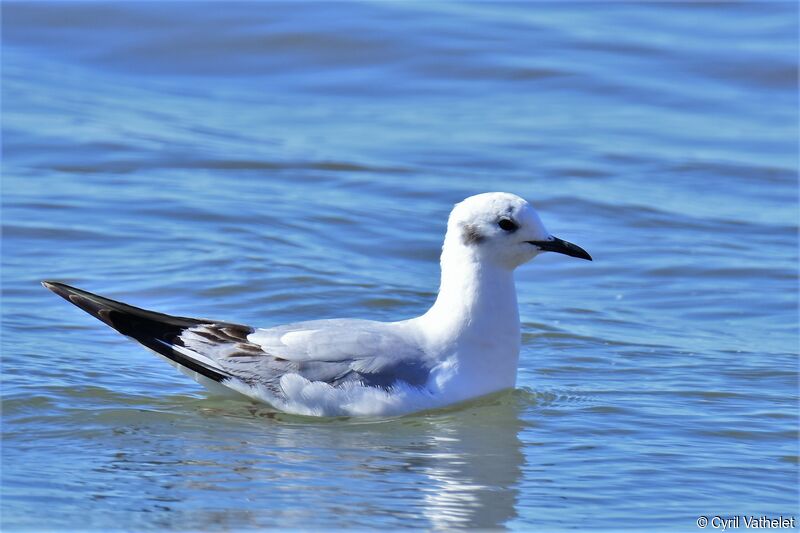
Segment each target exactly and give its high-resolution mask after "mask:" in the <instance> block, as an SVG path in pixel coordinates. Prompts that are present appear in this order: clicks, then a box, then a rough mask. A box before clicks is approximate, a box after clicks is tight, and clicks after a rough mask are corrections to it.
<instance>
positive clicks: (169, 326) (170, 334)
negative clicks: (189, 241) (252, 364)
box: [42, 281, 253, 382]
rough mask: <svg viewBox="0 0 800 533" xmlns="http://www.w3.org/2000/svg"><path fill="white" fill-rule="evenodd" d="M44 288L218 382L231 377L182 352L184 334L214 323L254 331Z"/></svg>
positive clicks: (56, 285)
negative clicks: (189, 330) (182, 335)
mask: <svg viewBox="0 0 800 533" xmlns="http://www.w3.org/2000/svg"><path fill="white" fill-rule="evenodd" d="M42 285H43V286H44V287H45V288H47V289H50V290H51V291H53V292H54V293H56V294H57V295H59V296H61V297H62V298H64V299H65V300H67V301H68V302H70V303H73V304H75V305H76V306H78V307H80V308H81V309H83V310H84V311H86V312H87V313H89V314H90V315H92V316H93V317H95V318H96V319H98V320H100V321H101V322H103V323H105V324H106V325H108V326H111V327H112V328H114V329H115V330H117V331H118V332H119V333H122V334H123V335H125V336H127V337H130V338H132V339H134V340H135V341H137V342H138V343H140V344H142V345H143V346H145V347H147V348H149V349H151V350H153V351H154V352H156V353H159V354H161V355H163V356H164V357H166V358H168V359H170V360H171V361H173V362H175V363H177V364H179V365H181V366H183V367H185V368H187V369H189V370H192V371H194V372H197V373H198V374H200V375H202V376H204V377H206V378H208V379H210V380H213V381H216V382H222V381H225V380H227V379H230V378H231V377H232V376H231V375H230V374H228V373H226V372H225V371H223V370H221V369H219V368H213V367H211V366H210V365H208V364H206V363H204V362H202V361H200V360H198V359H194V358H192V357H191V356H190V355H188V354H187V353H186V352H188V350H180V347H181V346H182V345H183V342H182V340H181V338H180V337H181V334H182V333H183V332H184V331H186V330H187V329H189V328H193V327H196V326H200V325H211V324H213V325H215V326H222V327H224V328H225V329H226V330H229V331H236V332H237V333H241V334H243V335H247V334H249V333H250V332H252V331H253V329H252V328H250V327H248V326H241V325H239V324H229V323H226V322H215V321H210V320H200V319H196V318H186V317H179V316H171V315H166V314H163V313H156V312H155V311H148V310H146V309H141V308H139V307H134V306H132V305H128V304H125V303H122V302H118V301H116V300H112V299H110V298H105V297H103V296H99V295H97V294H93V293H91V292H88V291H84V290H82V289H78V288H76V287H70V286H69V285H66V284H64V283H60V282H57V281H43V282H42ZM179 350H180V351H179Z"/></svg>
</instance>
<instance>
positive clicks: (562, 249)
mask: <svg viewBox="0 0 800 533" xmlns="http://www.w3.org/2000/svg"><path fill="white" fill-rule="evenodd" d="M528 242H529V243H530V244H532V245H534V246H536V247H537V248H539V249H540V250H542V251H544V252H558V253H560V254H565V255H569V256H572V257H579V258H580V259H587V260H589V261H591V260H592V256H591V255H589V254H588V253H587V252H586V250H584V249H583V248H581V247H580V246H577V245H575V244H572V243H571V242H567V241H562V240H561V239H559V238H558V237H550V239H548V240H546V241H528Z"/></svg>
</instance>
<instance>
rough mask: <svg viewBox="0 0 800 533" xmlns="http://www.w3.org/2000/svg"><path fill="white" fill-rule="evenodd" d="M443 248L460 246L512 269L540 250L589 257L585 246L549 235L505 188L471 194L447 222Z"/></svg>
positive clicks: (528, 208)
mask: <svg viewBox="0 0 800 533" xmlns="http://www.w3.org/2000/svg"><path fill="white" fill-rule="evenodd" d="M444 245H445V251H447V250H448V248H459V249H462V250H466V251H469V252H472V254H473V255H474V256H475V257H477V258H478V259H479V260H481V261H487V262H491V263H495V264H497V265H499V266H502V267H505V268H510V269H514V268H516V267H518V266H519V265H521V264H523V263H526V262H528V261H530V260H531V259H533V258H534V257H536V256H537V255H539V254H540V253H542V252H558V253H562V254H566V255H570V256H572V257H579V258H581V259H588V260H589V261H591V260H592V258H591V256H590V255H589V254H588V253H586V251H585V250H583V249H582V248H580V247H579V246H576V245H574V244H572V243H569V242H567V241H564V240H561V239H559V238H557V237H554V236H553V235H551V234H550V233H549V232H548V231H547V229H546V228H545V227H544V224H542V220H541V219H540V218H539V215H538V213H536V210H535V209H534V208H533V206H532V205H531V204H529V203H528V202H527V201H525V199H523V198H520V197H519V196H517V195H514V194H510V193H506V192H487V193H483V194H478V195H475V196H470V197H469V198H467V199H466V200H464V201H463V202H460V203H458V204H456V206H455V207H454V208H453V211H452V212H451V213H450V219H449V220H448V222H447V236H446V237H445V243H444Z"/></svg>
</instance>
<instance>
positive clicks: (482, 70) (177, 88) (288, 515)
mask: <svg viewBox="0 0 800 533" xmlns="http://www.w3.org/2000/svg"><path fill="white" fill-rule="evenodd" d="M797 15H798V12H797V7H796V5H795V4H794V3H775V2H773V3H752V4H688V3H686V4H647V5H631V4H604V5H601V4H593V3H590V4H573V3H569V4H543V3H541V4H513V5H496V4H489V3H472V4H469V5H464V4H461V5H458V4H428V3H347V4H344V3H317V4H310V3H308V4H296V3H295V4H277V3H259V4H246V3H242V4H222V3H180V4H168V3H167V4H162V3H159V4H155V3H131V4H124V3H120V4H67V3H58V4H46V3H29V4H15V3H6V2H4V3H3V28H2V29H3V50H2V52H3V56H2V60H3V61H2V98H3V100H2V105H3V109H2V111H3V116H2V122H3V154H2V156H3V157H2V159H3V161H2V165H3V167H2V171H3V172H2V174H3V176H2V178H3V181H2V186H3V189H2V193H3V195H2V198H3V211H2V218H3V271H2V274H3V279H2V287H3V298H2V313H3V322H2V364H3V372H2V374H3V383H2V393H3V404H2V429H3V443H2V445H3V446H2V526H3V528H4V529H6V530H8V529H21V528H56V529H59V528H70V529H72V528H76V527H79V528H87V529H102V530H107V529H110V528H125V529H144V528H177V529H186V528H188V529H240V528H249V527H260V528H267V527H303V528H311V529H316V528H318V527H323V526H326V527H339V528H342V527H344V528H347V527H371V528H372V527H382V528H398V527H420V528H430V527H441V528H448V527H459V526H468V527H485V528H494V527H506V528H512V529H531V528H545V529H548V530H553V529H570V528H580V529H598V528H609V529H617V528H633V529H642V528H644V527H655V528H661V529H682V530H691V529H694V528H695V527H696V526H695V519H696V518H697V517H698V516H699V515H710V516H713V515H733V514H756V515H763V514H766V515H778V514H781V513H783V514H784V515H791V514H792V513H795V512H796V509H797V508H798V507H797V505H798V485H797V482H798V323H797V321H798V313H797V309H798V283H797V264H798V257H797V255H798V253H797V252H798V237H797V235H798V186H797V170H798V157H797V142H798V126H797V124H798V105H797V100H796V90H797V73H798V71H797V64H796V53H797V31H798V24H797V20H798V19H797ZM488 190H506V191H511V192H515V193H517V194H520V195H523V196H526V197H527V198H529V199H531V200H532V201H533V203H534V204H535V205H536V206H537V207H538V208H539V210H540V211H541V213H542V217H543V219H544V220H545V221H546V223H547V225H548V227H549V228H550V229H552V231H553V232H554V233H556V234H557V235H559V236H561V237H563V238H566V239H569V240H571V241H573V242H576V243H578V244H580V245H581V246H583V247H585V248H586V249H587V250H589V251H590V252H591V253H592V255H593V256H594V257H595V262H594V263H592V264H589V263H585V262H579V261H575V260H571V259H569V258H565V257H541V258H539V259H537V261H535V262H534V264H531V265H528V266H526V267H524V268H523V269H521V270H520V271H519V273H518V278H517V279H518V290H519V301H520V315H521V317H522V321H523V331H524V334H523V351H522V354H521V368H520V371H519V389H518V390H517V391H514V392H512V393H506V394H501V395H499V396H496V397H493V398H488V399H482V400H479V401H476V402H474V403H472V404H470V405H467V406H463V407H459V408H457V409H452V410H447V411H443V412H437V413H431V414H423V415H416V416H409V417H404V418H399V419H393V420H385V421H377V422H376V421H369V422H365V421H358V420H339V419H337V420H319V419H307V418H298V417H291V416H286V415H282V414H276V413H273V412H271V411H270V410H269V409H268V408H266V407H264V406H257V405H251V404H248V403H244V402H232V401H220V400H215V399H210V398H207V397H206V396H205V394H204V392H203V391H202V389H200V388H199V387H198V386H196V385H195V384H194V383H193V382H191V381H188V380H187V379H186V378H184V377H182V376H180V375H178V374H176V373H175V371H174V370H173V369H172V368H170V367H168V366H167V365H165V364H163V363H162V362H161V361H159V360H157V359H156V358H154V357H153V356H152V355H150V354H148V353H147V352H145V351H144V350H142V349H141V348H140V347H138V346H136V345H135V344H133V343H131V342H128V341H126V340H124V339H123V338H121V337H119V336H118V335H117V334H116V333H114V332H113V331H111V330H110V329H108V328H106V327H105V326H103V325H102V324H100V323H99V322H97V321H95V320H93V319H92V318H90V317H88V316H87V315H85V314H83V313H82V312H80V311H79V310H77V309H74V308H71V307H69V306H67V304H66V303H65V302H64V301H63V300H61V299H59V298H56V297H55V296H54V295H53V294H51V293H49V292H48V291H45V290H44V289H42V288H41V287H40V286H39V285H38V281H39V280H40V279H44V278H49V279H58V280H62V281H65V282H68V283H72V284H75V285H78V286H80V287H84V288H86V289H88V290H91V291H94V292H99V293H101V294H106V295H109V296H111V297H114V298H117V299H121V300H124V301H129V302H131V303H133V304H136V305H140V306H144V307H148V308H153V309H157V310H160V311H163V312H168V313H174V314H182V315H190V316H192V315H194V316H207V317H215V318H218V319H225V320H230V321H235V322H243V323H247V324H253V325H260V326H268V325H273V324H279V323H283V322H287V321H292V320H302V319H310V318H325V317H337V316H342V315H345V316H348V315H349V316H354V317H360V318H372V319H385V320H395V319H402V318H407V317H409V316H412V315H415V314H419V313H421V312H423V311H424V310H425V309H426V308H427V306H428V305H429V304H430V303H431V302H432V299H433V297H434V293H435V290H436V287H437V282H438V265H437V258H438V251H439V247H440V241H441V238H442V235H443V232H444V228H445V217H446V215H447V213H448V211H449V209H450V207H451V205H452V204H453V203H455V202H456V201H458V200H460V199H462V198H464V197H466V196H468V195H470V194H473V193H477V192H483V191H488Z"/></svg>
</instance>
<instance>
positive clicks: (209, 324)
mask: <svg viewBox="0 0 800 533" xmlns="http://www.w3.org/2000/svg"><path fill="white" fill-rule="evenodd" d="M43 285H44V286H45V287H47V288H48V289H50V290H52V291H53V292H55V293H56V294H58V295H59V296H62V297H63V298H65V299H66V300H68V301H70V302H72V303H73V304H75V305H77V306H78V307H80V308H81V309H83V310H84V311H86V312H87V313H89V314H91V315H92V316H94V317H95V318H97V319H99V320H101V321H103V322H104V323H106V324H107V325H109V326H111V327H112V328H114V329H115V330H117V331H118V332H120V333H122V334H123V335H127V336H129V337H131V338H133V339H134V340H136V341H138V342H139V343H141V344H143V345H144V346H146V347H147V348H149V349H151V350H153V351H155V352H157V353H158V354H160V355H162V356H164V357H165V358H167V359H168V360H169V361H170V362H171V363H172V364H174V365H175V366H177V367H178V368H179V369H181V370H182V371H184V372H185V373H187V374H189V375H190V376H191V377H193V378H194V379H195V380H197V381H198V382H200V383H202V384H204V385H209V383H208V382H209V381H210V382H215V383H220V384H222V385H226V386H228V387H233V388H234V389H237V390H239V389H240V388H241V387H237V386H235V384H236V382H239V383H241V384H244V385H246V386H249V387H254V386H255V387H259V386H261V387H264V388H266V389H267V390H268V391H270V392H271V393H272V394H274V395H277V396H278V397H282V396H283V395H284V393H283V391H282V388H281V378H282V377H283V376H286V375H290V374H292V375H297V376H300V377H302V378H304V379H305V380H308V381H309V382H323V383H326V384H328V385H330V386H333V387H338V386H341V385H343V384H346V383H358V384H361V385H363V386H366V387H375V388H380V389H385V390H388V389H390V388H392V387H394V386H396V385H398V384H407V385H410V386H412V387H422V386H424V385H425V383H426V382H427V380H428V377H429V375H430V370H431V366H432V365H431V363H430V362H429V361H427V360H426V359H425V358H424V356H423V354H422V352H421V350H419V348H418V347H417V346H416V345H415V344H414V343H413V342H411V341H409V340H408V339H405V338H404V337H402V336H401V335H399V334H398V333H397V331H395V330H394V329H393V327H392V325H390V324H385V323H381V322H370V321H366V320H318V321H312V322H301V323H297V324H289V325H286V326H279V327H276V328H271V329H258V330H256V329H254V328H251V327H248V326H242V325H239V324H232V323H227V322H215V321H210V320H201V319H194V318H186V317H174V316H170V315H165V314H162V313H155V312H153V311H147V310H145V309H140V308H138V307H133V306H131V305H127V304H124V303H121V302H117V301H115V300H111V299H109V298H105V297H102V296H99V295H96V294H92V293H90V292H87V291H84V290H81V289H77V288H75V287H70V286H69V285H65V284H63V283H57V282H44V283H43Z"/></svg>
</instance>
